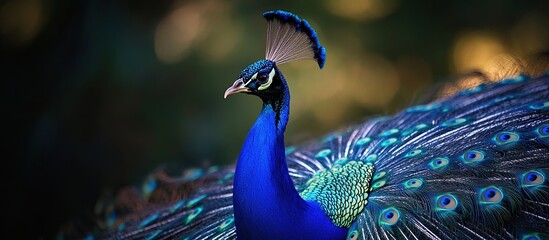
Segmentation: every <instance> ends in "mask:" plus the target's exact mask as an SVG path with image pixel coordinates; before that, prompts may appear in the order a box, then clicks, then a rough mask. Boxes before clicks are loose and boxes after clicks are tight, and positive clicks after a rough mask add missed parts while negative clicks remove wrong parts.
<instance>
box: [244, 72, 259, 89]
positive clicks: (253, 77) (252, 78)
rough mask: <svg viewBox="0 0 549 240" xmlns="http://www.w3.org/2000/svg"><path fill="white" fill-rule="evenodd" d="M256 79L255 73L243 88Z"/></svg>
mask: <svg viewBox="0 0 549 240" xmlns="http://www.w3.org/2000/svg"><path fill="white" fill-rule="evenodd" d="M256 77H257V73H255V74H254V75H253V76H252V77H251V78H250V80H249V81H248V82H247V83H245V84H244V87H246V86H248V84H250V83H251V82H252V81H253V80H254V79H255V78H256Z"/></svg>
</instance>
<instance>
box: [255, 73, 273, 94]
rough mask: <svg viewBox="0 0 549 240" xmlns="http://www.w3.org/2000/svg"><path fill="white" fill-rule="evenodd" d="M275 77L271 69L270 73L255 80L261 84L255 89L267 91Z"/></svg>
mask: <svg viewBox="0 0 549 240" xmlns="http://www.w3.org/2000/svg"><path fill="white" fill-rule="evenodd" d="M274 75H275V69H274V68H273V69H272V70H271V72H270V73H269V74H268V75H267V74H261V75H258V76H257V78H256V81H257V82H258V83H259V84H261V86H259V88H257V89H258V90H264V89H267V88H268V87H269V86H271V83H273V77H274Z"/></svg>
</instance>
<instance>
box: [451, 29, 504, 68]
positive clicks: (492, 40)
mask: <svg viewBox="0 0 549 240" xmlns="http://www.w3.org/2000/svg"><path fill="white" fill-rule="evenodd" d="M505 51H506V50H505V47H504V45H503V43H502V41H501V40H500V38H498V37H497V36H496V35H494V34H492V33H489V32H483V31H471V32H465V33H462V34H461V35H460V36H459V37H458V38H457V40H456V41H455V43H454V49H453V65H454V66H453V68H454V69H455V70H456V72H466V71H470V70H473V69H480V68H482V66H483V65H484V64H485V63H486V62H488V61H489V60H491V59H492V58H494V57H495V56H497V55H500V54H502V53H505Z"/></svg>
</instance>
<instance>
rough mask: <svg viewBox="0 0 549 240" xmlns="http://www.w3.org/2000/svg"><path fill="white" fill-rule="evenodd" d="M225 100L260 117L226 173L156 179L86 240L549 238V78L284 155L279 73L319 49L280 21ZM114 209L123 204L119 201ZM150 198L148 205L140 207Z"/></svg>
mask: <svg viewBox="0 0 549 240" xmlns="http://www.w3.org/2000/svg"><path fill="white" fill-rule="evenodd" d="M263 17H264V18H265V19H266V21H267V44H266V57H265V59H262V60H259V61H257V62H254V63H252V64H251V65H249V66H247V67H246V68H245V69H244V70H242V72H241V73H240V75H239V76H238V78H237V80H236V81H235V82H234V83H233V84H232V86H231V87H229V88H228V89H227V90H226V91H225V94H224V97H225V98H227V97H228V96H229V95H232V94H236V93H245V94H248V95H255V96H257V97H259V98H260V99H261V101H262V103H263V107H262V109H261V111H260V113H259V116H258V118H257V120H256V122H255V123H254V125H253V126H252V127H251V128H250V130H249V133H248V135H247V137H246V139H245V141H244V143H243V146H242V150H241V151H240V154H239V157H238V161H237V163H236V165H235V166H228V167H217V166H214V167H209V168H204V169H188V170H186V171H185V172H184V174H183V175H182V176H179V177H173V176H168V175H166V174H163V172H162V171H157V172H155V174H152V175H151V176H150V177H148V178H147V179H146V181H144V182H143V184H142V186H141V188H140V189H139V191H135V190H129V191H126V192H123V194H121V196H123V197H119V201H118V202H117V204H113V203H112V202H111V203H100V204H98V209H99V210H98V211H99V212H102V213H103V214H104V220H103V221H101V223H100V225H101V227H102V228H103V230H102V231H95V232H92V233H90V234H89V235H87V238H88V239H96V238H97V239H103V238H108V239H234V238H238V239H529V240H530V239H549V181H548V179H547V176H548V174H549V72H546V73H545V74H542V75H540V76H527V75H524V74H521V75H518V76H515V77H513V78H506V79H503V80H501V81H498V82H496V83H490V84H481V85H478V86H476V87H474V88H470V89H466V90H462V91H461V92H458V93H456V94H454V95H452V96H448V97H444V98H441V99H437V100H434V101H432V102H430V103H428V104H423V105H417V106H413V107H409V108H407V109H405V110H403V111H401V112H399V113H397V114H395V115H394V116H385V117H377V118H374V119H369V120H367V121H365V122H363V123H359V124H356V125H353V126H349V127H347V128H345V129H343V130H338V131H334V132H332V133H329V134H327V135H326V136H325V137H324V138H322V139H320V140H314V141H310V142H306V143H304V144H302V145H298V146H290V147H286V146H285V143H284V132H285V129H286V125H287V123H288V119H289V113H290V108H289V107H290V91H289V89H288V85H287V82H286V79H285V77H284V76H283V74H282V72H281V71H280V69H279V68H278V67H279V66H280V65H281V64H284V63H288V62H291V61H294V60H314V61H316V63H317V64H318V66H319V67H320V68H323V66H324V64H325V61H326V49H325V48H324V47H323V46H322V45H321V44H320V42H319V40H318V36H317V34H316V32H315V30H314V29H313V28H312V27H311V25H310V24H309V23H308V22H307V21H306V20H305V19H301V18H300V17H298V16H297V15H295V14H293V13H289V12H285V11H281V10H277V11H268V12H265V13H264V14H263ZM120 199H122V200H120ZM136 199H146V200H141V201H139V200H136Z"/></svg>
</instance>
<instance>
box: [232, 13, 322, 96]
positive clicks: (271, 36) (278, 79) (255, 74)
mask: <svg viewBox="0 0 549 240" xmlns="http://www.w3.org/2000/svg"><path fill="white" fill-rule="evenodd" d="M263 17H265V19H267V49H266V57H265V59H263V60H259V61H257V62H255V63H252V64H250V65H249V66H248V67H246V68H245V69H244V70H243V71H242V72H241V73H240V76H239V77H238V79H237V80H236V81H235V82H234V84H233V85H232V86H231V87H229V88H228V89H227V90H226V91H225V95H224V97H225V98H227V96H229V95H231V94H234V93H240V92H242V93H248V94H252V95H256V96H258V97H260V98H261V99H262V100H263V101H264V102H268V101H269V100H270V99H273V98H280V97H281V96H282V94H283V93H284V89H285V88H286V80H284V77H283V76H282V73H281V72H280V71H279V70H278V68H277V65H280V64H283V63H287V62H290V61H294V60H307V59H308V60H315V61H316V62H317V63H318V66H319V67H320V68H322V67H323V66H324V62H325V61H326V49H325V48H324V47H323V46H321V45H320V42H319V41H318V38H317V35H316V32H315V30H314V29H313V28H312V27H311V25H309V23H308V22H307V21H306V20H305V19H300V18H299V17H298V16H297V15H295V14H292V13H289V12H284V11H280V10H278V11H269V12H265V13H264V14H263Z"/></svg>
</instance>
